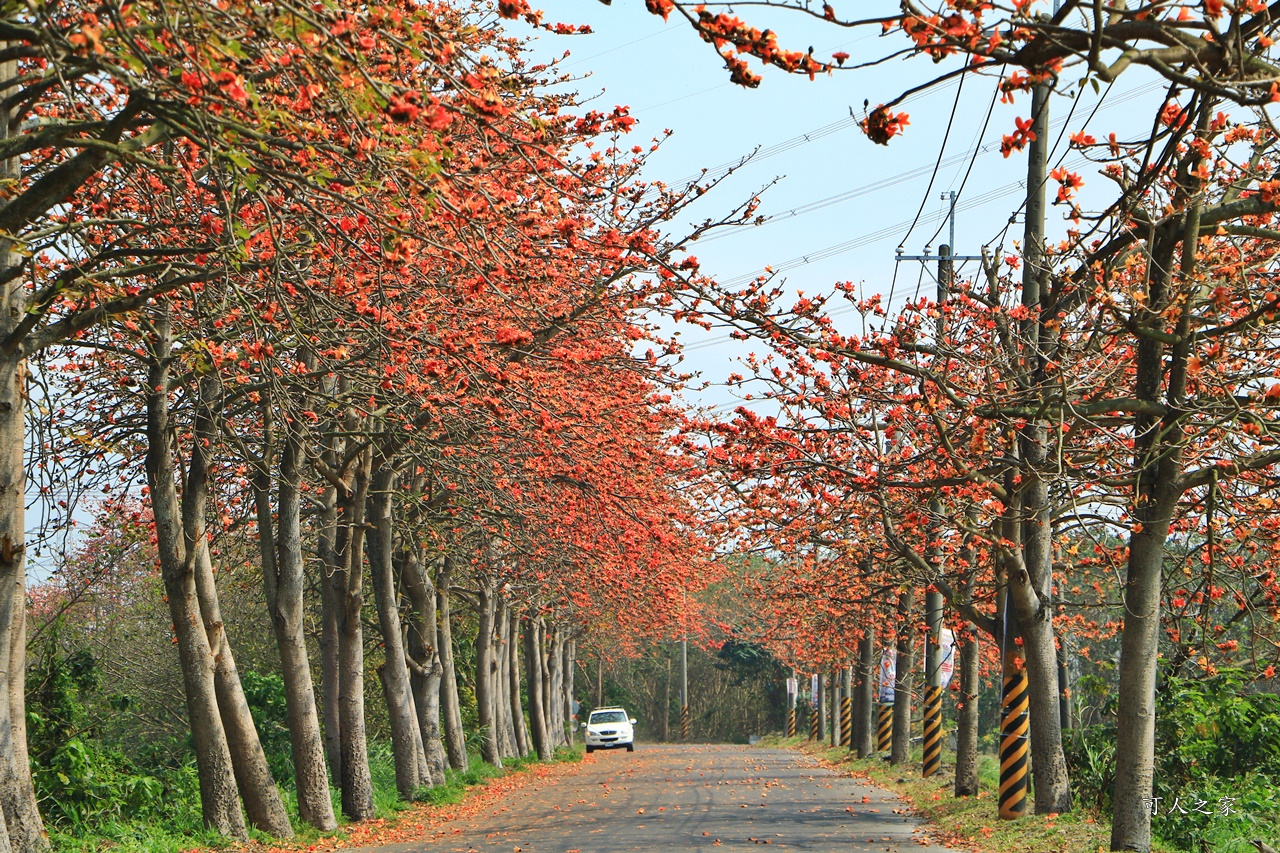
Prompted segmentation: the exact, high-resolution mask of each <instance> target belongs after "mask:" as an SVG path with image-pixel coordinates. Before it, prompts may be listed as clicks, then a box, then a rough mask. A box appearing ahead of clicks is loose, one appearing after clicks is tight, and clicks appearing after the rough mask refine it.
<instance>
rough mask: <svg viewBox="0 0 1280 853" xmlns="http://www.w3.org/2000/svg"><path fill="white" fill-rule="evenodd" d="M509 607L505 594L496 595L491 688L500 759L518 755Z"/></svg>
mask: <svg viewBox="0 0 1280 853" xmlns="http://www.w3.org/2000/svg"><path fill="white" fill-rule="evenodd" d="M510 645H511V606H510V605H509V604H508V602H507V598H506V596H505V595H499V597H498V604H497V608H496V613H495V616H494V632H493V666H494V673H493V675H494V685H493V699H494V703H495V705H494V709H493V716H494V719H495V720H496V721H497V723H498V734H499V736H500V737H499V744H500V746H501V747H502V757H503V758H515V757H516V756H517V755H519V754H520V753H519V749H518V746H517V744H516V723H515V717H514V716H513V715H512V713H511V653H510V651H509V647H510Z"/></svg>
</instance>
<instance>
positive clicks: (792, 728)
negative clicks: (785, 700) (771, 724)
mask: <svg viewBox="0 0 1280 853" xmlns="http://www.w3.org/2000/svg"><path fill="white" fill-rule="evenodd" d="M795 736H796V709H795V708H788V709H787V737H795Z"/></svg>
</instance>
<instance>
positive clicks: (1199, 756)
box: [1066, 670, 1280, 853]
mask: <svg viewBox="0 0 1280 853" xmlns="http://www.w3.org/2000/svg"><path fill="white" fill-rule="evenodd" d="M1248 682H1249V679H1248V677H1247V676H1246V675H1245V674H1244V673H1242V672H1240V671H1238V670H1223V671H1221V672H1219V673H1217V674H1216V675H1213V676H1202V677H1200V678H1197V679H1184V678H1166V679H1165V681H1164V683H1163V685H1162V689H1161V690H1160V691H1159V694H1158V697H1157V703H1156V747H1155V755H1156V768H1155V782H1154V790H1153V796H1155V797H1159V798H1160V799H1159V800H1158V802H1157V803H1156V813H1155V815H1153V817H1152V819H1151V823H1152V830H1153V832H1155V834H1157V835H1158V836H1159V837H1160V838H1162V839H1163V840H1165V841H1167V842H1169V843H1170V844H1172V845H1176V846H1177V847H1178V848H1180V849H1184V850H1195V851H1199V850H1201V849H1209V850H1213V851H1215V853H1232V851H1242V852H1243V851H1247V850H1253V847H1252V846H1251V845H1250V844H1249V843H1248V840H1249V839H1251V838H1280V804H1277V802H1276V798H1275V793H1274V792H1275V790H1276V786H1277V784H1280V696H1276V695H1274V694H1270V693H1249V692H1247V690H1246V685H1247V684H1248ZM1066 751H1067V762H1068V765H1069V767H1070V770H1071V782H1072V787H1073V789H1074V794H1075V796H1076V799H1077V802H1079V803H1080V804H1082V805H1084V806H1086V807H1091V808H1092V807H1097V808H1098V809H1099V810H1100V811H1103V812H1106V813H1109V812H1110V810H1111V806H1112V796H1113V792H1114V788H1115V727H1114V726H1112V725H1106V726H1091V727H1089V728H1087V729H1082V730H1079V731H1075V732H1071V733H1070V737H1069V738H1068V739H1067V742H1066Z"/></svg>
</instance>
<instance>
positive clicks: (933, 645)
mask: <svg viewBox="0 0 1280 853" xmlns="http://www.w3.org/2000/svg"><path fill="white" fill-rule="evenodd" d="M942 198H943V200H945V201H947V202H949V207H948V209H947V230H948V234H947V237H948V239H949V240H950V242H949V243H946V244H944V245H942V246H939V247H938V255H937V262H938V274H937V276H936V278H937V283H938V291H937V293H938V298H937V312H938V316H937V319H936V321H935V325H934V344H935V348H936V349H937V351H938V353H939V356H940V357H941V354H942V353H943V351H944V349H943V338H944V336H945V335H946V330H947V326H946V312H945V310H944V309H945V306H946V304H947V301H948V300H949V299H950V296H951V287H952V284H953V282H954V280H955V262H956V261H961V262H963V261H981V260H983V258H982V256H981V255H954V254H952V249H953V248H954V247H955V244H956V199H957V198H958V196H957V194H956V193H955V192H954V191H948V192H945V193H943V194H942ZM898 260H899V261H920V262H921V263H928V262H929V261H931V260H933V257H932V256H931V255H929V253H928V249H927V247H926V250H925V254H924V255H908V256H903V255H899V256H898ZM929 511H930V512H931V513H932V514H933V515H935V516H938V515H941V513H942V505H941V504H940V503H939V502H938V499H937V498H936V497H935V498H933V499H931V500H930V501H929ZM930 550H931V551H932V553H931V555H930V556H931V562H932V563H933V565H934V567H935V568H936V569H937V570H938V571H941V570H942V567H941V559H940V557H941V554H940V549H937V548H933V549H930ZM943 605H944V602H943V599H942V593H940V592H938V590H937V588H936V587H933V586H930V587H929V589H928V590H927V591H926V592H925V597H924V609H925V622H926V624H927V625H928V626H929V638H928V640H927V641H926V642H925V647H924V673H925V690H924V749H923V759H922V761H921V774H922V775H923V776H925V777H929V776H932V775H933V774H934V773H937V772H938V769H939V768H940V767H941V766H942V614H943Z"/></svg>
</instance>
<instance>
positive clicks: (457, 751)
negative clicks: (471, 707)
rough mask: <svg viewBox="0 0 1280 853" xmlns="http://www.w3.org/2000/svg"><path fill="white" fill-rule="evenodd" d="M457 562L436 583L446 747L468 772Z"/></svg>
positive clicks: (452, 762) (449, 562)
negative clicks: (456, 635)
mask: <svg viewBox="0 0 1280 853" xmlns="http://www.w3.org/2000/svg"><path fill="white" fill-rule="evenodd" d="M453 570H454V569H453V559H452V558H451V557H445V558H444V562H443V564H442V565H441V569H440V577H439V580H438V582H437V584H436V603H437V605H438V607H437V609H438V610H439V613H440V666H441V667H442V669H443V672H442V674H441V676H440V712H441V716H442V718H443V721H444V747H445V753H446V754H447V755H448V757H449V766H450V767H452V768H453V769H454V770H466V769H467V736H466V733H465V732H464V731H463V730H462V703H461V700H460V699H459V698H458V668H457V666H456V664H455V663H454V659H453V599H452V585H453Z"/></svg>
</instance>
